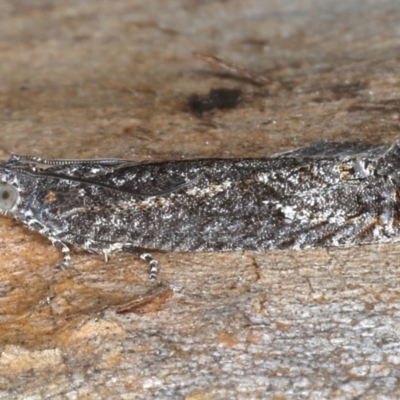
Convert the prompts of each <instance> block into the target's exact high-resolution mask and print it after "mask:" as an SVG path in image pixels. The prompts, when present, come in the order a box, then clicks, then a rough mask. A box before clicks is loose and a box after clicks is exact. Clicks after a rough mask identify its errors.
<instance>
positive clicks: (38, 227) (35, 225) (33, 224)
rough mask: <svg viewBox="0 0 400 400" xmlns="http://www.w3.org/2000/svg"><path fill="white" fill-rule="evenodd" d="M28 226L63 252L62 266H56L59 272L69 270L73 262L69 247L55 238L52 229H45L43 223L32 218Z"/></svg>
mask: <svg viewBox="0 0 400 400" xmlns="http://www.w3.org/2000/svg"><path fill="white" fill-rule="evenodd" d="M26 225H27V226H28V228H29V229H32V230H34V231H37V232H39V233H40V234H42V235H43V236H45V237H47V239H49V240H50V241H51V243H52V244H53V246H55V247H57V248H58V249H60V250H61V253H62V255H63V261H62V262H61V264H59V265H57V266H56V268H55V269H56V270H57V271H62V270H63V269H65V268H67V267H68V265H69V263H70V261H71V256H70V255H69V248H68V246H67V245H66V244H65V243H64V242H63V241H61V240H60V239H59V238H57V237H56V236H54V235H53V234H52V233H51V231H50V229H49V228H47V227H45V226H44V225H43V224H42V223H41V222H39V221H38V220H36V219H34V218H30V219H29V220H28V221H27V222H26Z"/></svg>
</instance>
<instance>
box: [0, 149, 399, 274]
mask: <svg viewBox="0 0 400 400" xmlns="http://www.w3.org/2000/svg"><path fill="white" fill-rule="evenodd" d="M0 173H1V182H0V211H1V212H2V213H3V214H7V215H10V216H12V217H13V218H15V219H16V220H17V221H19V222H21V223H22V224H24V225H25V226H27V227H28V228H30V229H32V230H34V231H37V232H40V233H41V234H42V235H44V236H46V237H47V238H48V239H50V241H51V242H52V243H53V245H55V246H57V247H59V248H60V249H61V251H62V253H63V257H64V258H63V262H62V264H61V265H60V267H61V268H64V267H66V266H67V265H68V264H69V261H70V256H69V249H68V247H67V245H66V243H68V244H71V245H73V246H76V247H80V248H83V249H86V250H88V251H91V252H94V253H100V254H103V255H104V257H105V259H106V260H107V257H108V255H109V254H112V253H114V252H128V253H131V254H135V255H137V256H139V257H141V258H142V259H144V260H146V261H147V262H148V263H149V265H150V279H151V280H153V281H154V280H156V278H157V269H158V268H157V262H156V261H155V260H154V259H153V258H152V257H151V255H150V254H149V252H151V251H152V250H163V251H183V252H194V251H204V252H211V251H234V250H256V251H265V250H268V249H300V248H316V247H329V246H352V245H358V244H363V243H375V242H394V241H399V240H400V218H399V215H400V214H399V210H400V192H399V189H400V145H399V144H397V143H396V144H394V145H381V146H373V145H367V144H357V143H330V142H319V143H316V144H313V145H311V146H307V147H302V148H299V149H296V150H293V151H289V152H286V153H282V154H277V155H274V156H271V157H266V158H253V159H252V158H244V159H242V158H235V159H194V160H181V161H164V162H142V163H136V162H132V161H129V160H119V159H98V160H96V159H93V160H46V159H42V158H39V157H29V156H18V155H12V156H11V157H10V159H9V160H7V161H3V162H1V163H0Z"/></svg>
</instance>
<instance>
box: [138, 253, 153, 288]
mask: <svg viewBox="0 0 400 400" xmlns="http://www.w3.org/2000/svg"><path fill="white" fill-rule="evenodd" d="M139 257H140V258H141V259H142V260H144V261H146V262H147V263H148V264H149V266H150V281H151V282H155V281H156V280H157V273H158V263H157V260H155V259H154V258H153V257H152V256H151V255H150V254H148V253H142V254H140V255H139Z"/></svg>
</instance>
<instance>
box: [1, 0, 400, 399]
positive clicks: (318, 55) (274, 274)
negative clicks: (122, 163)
mask: <svg viewBox="0 0 400 400" xmlns="http://www.w3.org/2000/svg"><path fill="white" fill-rule="evenodd" d="M399 20H400V6H399V4H398V2H397V1H395V0H393V1H378V0H371V1H368V2H366V1H362V0H354V1H352V2H347V1H344V0H343V1H337V0H326V1H311V0H298V1H296V2H293V1H289V0H287V1H273V0H250V1H248V0H246V1H244V0H231V1H225V2H208V1H206V2H203V1H197V0H193V1H190V0H189V1H183V0H169V1H162V0H154V1H151V2H144V1H139V0H134V1H126V0H98V1H85V2H82V1H79V0H70V1H64V2H50V1H46V0H31V1H12V0H4V1H2V2H1V4H0V54H1V55H0V57H1V62H0V76H1V80H0V104H1V110H2V113H1V114H0V122H1V137H0V149H1V154H0V156H2V157H3V158H5V157H8V152H11V151H12V152H15V153H20V154H33V155H40V156H46V157H70V158H87V157H125V158H132V159H137V160H140V159H146V158H147V157H152V158H153V159H168V158H181V157H213V156H214V157H229V156H246V157H248V156H260V155H270V154H273V153H275V152H278V151H285V150H288V149H291V148H294V147H297V146H301V145H305V144H308V143H312V142H315V141H317V140H321V139H325V140H337V141H340V140H361V139H362V140H366V141H368V142H371V143H390V142H392V141H394V140H396V139H398V134H399V126H400V125H399V118H400V117H399V115H400V114H399V105H400V93H399V73H398V71H399V69H398V64H399V53H398V48H399V44H400V31H399V29H398V21H399ZM193 51H197V52H200V53H206V54H214V55H217V56H219V57H221V58H223V59H225V60H227V61H231V62H235V63H237V64H239V65H242V66H244V67H246V68H249V69H251V70H253V71H255V72H258V73H260V74H264V76H266V77H267V78H268V79H270V81H271V83H270V84H269V85H267V86H263V87H261V86H257V85H253V84H252V83H251V82H249V81H248V80H246V79H242V78H237V76H235V75H234V74H231V73H228V72H226V71H222V70H217V69H214V68H212V67H211V66H209V65H207V64H205V63H203V62H201V61H199V60H198V59H195V58H193V57H192V52H193ZM218 87H230V88H240V89H241V90H242V92H243V93H244V100H243V102H242V103H241V104H240V105H239V106H238V108H236V109H233V110H218V111H215V112H213V113H211V114H208V115H206V116H204V117H203V118H198V117H196V116H194V115H192V114H190V113H189V112H188V109H187V99H188V97H189V96H190V95H191V94H193V93H197V94H206V93H208V92H209V90H210V89H211V88H218ZM0 249H1V254H2V263H1V268H0V294H1V295H0V304H1V313H0V397H1V398H7V399H10V398H28V397H29V398H38V399H39V398H53V399H57V398H91V399H101V398H127V399H128V398H138V399H156V398H157V399H161V398H186V399H226V398H246V399H247V398H274V399H284V398H285V399H291V398H307V399H309V398H315V399H320V398H332V397H333V398H354V397H357V396H361V397H364V398H377V396H378V394H379V395H381V396H388V397H390V398H394V397H398V396H399V395H400V394H399V389H398V388H399V378H398V376H399V374H398V368H399V364H400V346H399V342H400V338H399V332H400V315H399V311H398V310H399V308H400V301H399V294H400V293H399V292H400V289H399V288H400V272H399V266H400V261H399V259H400V258H399V253H400V247H399V245H381V246H365V247H360V248H353V249H329V250H315V251H301V252H296V251H285V252H275V251H273V252H268V253H266V254H255V253H227V254H218V253H214V254H157V255H156V256H157V259H158V260H159V262H160V264H161V266H162V271H161V276H160V277H161V278H162V279H163V280H165V281H167V282H168V284H169V287H170V288H171V291H169V290H168V289H163V288H162V287H161V288H152V287H151V286H150V285H149V284H148V282H147V270H146V267H145V265H144V263H143V262H141V261H140V260H136V259H134V258H131V257H122V256H121V257H114V258H113V259H112V260H111V261H110V262H109V263H108V264H105V263H104V262H103V260H101V259H99V258H98V257H96V256H92V255H89V254H86V253H84V252H74V253H73V260H72V266H71V268H70V269H68V270H67V271H64V272H62V273H58V274H56V273H54V271H53V267H54V266H55V265H56V263H57V261H58V260H59V259H60V254H59V253H58V251H57V250H56V249H55V248H53V247H51V245H50V244H49V243H48V242H47V241H46V240H45V239H43V238H41V237H40V236H39V235H37V234H34V233H31V232H28V231H27V230H25V229H23V228H22V227H20V226H18V225H16V224H15V223H14V222H13V221H11V220H9V219H7V218H1V219H0ZM127 303H128V304H127ZM117 310H120V311H130V312H126V313H123V314H120V313H117Z"/></svg>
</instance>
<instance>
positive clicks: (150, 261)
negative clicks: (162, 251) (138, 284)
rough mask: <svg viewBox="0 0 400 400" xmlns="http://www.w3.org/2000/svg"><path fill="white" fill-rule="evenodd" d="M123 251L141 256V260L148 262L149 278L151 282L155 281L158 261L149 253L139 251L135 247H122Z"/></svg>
mask: <svg viewBox="0 0 400 400" xmlns="http://www.w3.org/2000/svg"><path fill="white" fill-rule="evenodd" d="M122 250H123V251H126V252H127V253H129V254H134V255H135V256H137V257H139V258H141V259H142V260H144V261H146V262H147V264H149V267H150V272H149V278H150V281H151V282H156V281H157V273H158V262H157V260H155V259H154V258H153V257H152V256H151V255H150V254H148V253H141V252H140V251H138V250H137V249H135V248H132V247H123V248H122Z"/></svg>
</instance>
